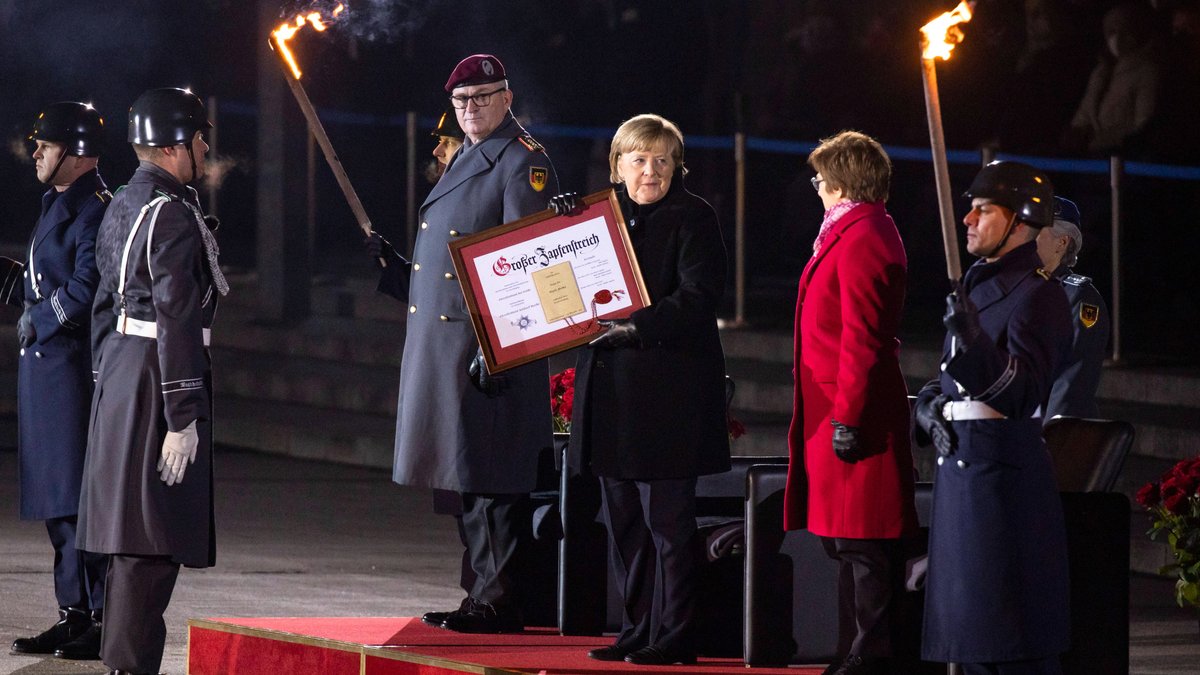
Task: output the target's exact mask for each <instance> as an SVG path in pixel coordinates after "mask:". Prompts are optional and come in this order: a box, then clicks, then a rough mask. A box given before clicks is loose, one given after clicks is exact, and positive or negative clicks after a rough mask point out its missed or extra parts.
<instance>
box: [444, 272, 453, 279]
mask: <svg viewBox="0 0 1200 675" xmlns="http://www.w3.org/2000/svg"><path fill="white" fill-rule="evenodd" d="M446 278H447V279H453V278H454V275H453V274H451V273H449V272H446Z"/></svg>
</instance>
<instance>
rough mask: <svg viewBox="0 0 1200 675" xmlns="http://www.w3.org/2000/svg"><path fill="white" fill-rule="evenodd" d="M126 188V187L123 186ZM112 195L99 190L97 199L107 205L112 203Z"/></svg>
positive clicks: (106, 191)
mask: <svg viewBox="0 0 1200 675" xmlns="http://www.w3.org/2000/svg"><path fill="white" fill-rule="evenodd" d="M121 187H124V186H121ZM112 197H113V196H112V193H111V192H109V191H108V190H99V191H97V192H96V199H99V200H100V203H101V204H107V203H109V202H111V201H112Z"/></svg>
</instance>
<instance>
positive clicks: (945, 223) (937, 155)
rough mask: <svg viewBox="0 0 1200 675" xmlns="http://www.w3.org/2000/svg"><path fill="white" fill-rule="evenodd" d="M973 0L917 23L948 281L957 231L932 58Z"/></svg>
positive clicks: (947, 47)
mask: <svg viewBox="0 0 1200 675" xmlns="http://www.w3.org/2000/svg"><path fill="white" fill-rule="evenodd" d="M974 7H975V3H974V2H967V0H963V1H962V2H960V3H958V7H955V8H954V9H953V10H951V11H949V12H945V13H943V14H942V15H941V16H939V17H937V18H936V19H934V20H933V21H930V22H929V23H927V24H925V25H924V26H922V27H921V80H922V81H923V82H924V84H925V116H926V118H928V120H929V144H930V146H931V149H932V150H933V177H934V180H936V181H937V197H938V207H939V209H940V211H941V220H942V247H943V248H944V249H945V252H946V275H947V276H948V277H949V278H950V281H951V283H954V282H957V281H958V280H959V279H960V278H962V262H961V261H960V260H959V258H958V235H957V233H956V231H955V229H954V226H955V222H954V202H953V198H952V197H951V196H950V172H949V169H948V167H947V164H946V137H945V134H944V133H943V132H942V106H941V103H940V102H939V101H938V88H937V69H936V68H935V67H934V61H933V60H934V59H935V58H941V59H942V60H943V61H945V60H948V59H949V58H950V52H951V51H953V50H954V46H955V45H957V44H958V43H960V42H962V40H963V32H962V29H960V28H959V27H958V24H960V23H966V22H967V21H970V20H971V13H972V11H973V10H974Z"/></svg>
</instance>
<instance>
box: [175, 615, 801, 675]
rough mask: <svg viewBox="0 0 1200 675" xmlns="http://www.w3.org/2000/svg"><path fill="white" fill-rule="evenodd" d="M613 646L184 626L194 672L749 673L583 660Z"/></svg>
mask: <svg viewBox="0 0 1200 675" xmlns="http://www.w3.org/2000/svg"><path fill="white" fill-rule="evenodd" d="M609 642H611V640H610V639H608V638H603V637H564V636H562V635H559V634H558V633H557V632H556V631H554V630H553V629H549V628H534V629H530V630H527V631H525V632H524V633H521V634H519V635H464V634H461V633H452V632H450V631H447V630H442V629H440V628H433V627H431V626H426V625H425V624H423V623H421V621H420V620H419V619H413V618H405V617H401V618H382V617H379V618H375V617H373V618H261V619H224V618H220V619H191V620H189V621H188V672H189V673H190V674H191V675H228V674H230V673H238V674H239V675H251V674H255V673H268V674H271V675H307V674H312V675H450V674H452V673H486V674H492V673H496V674H500V673H537V674H539V675H541V674H545V675H591V674H597V675H598V674H600V673H618V672H663V673H679V674H680V675H683V674H688V675H691V674H695V675H724V674H725V673H742V674H745V673H747V672H748V671H747V669H746V667H745V666H744V665H743V664H742V662H741V660H739V659H710V658H702V659H700V662H699V663H697V664H696V665H694V666H657V667H647V666H632V665H629V664H627V663H604V662H600V661H593V660H592V659H589V658H587V651H588V650H589V649H592V648H593V647H599V646H602V645H605V644H608V643H609ZM822 668H823V666H821V667H816V668H755V669H754V670H753V671H752V672H753V673H755V675H757V674H759V673H761V674H763V675H773V674H784V673H786V674H788V675H817V674H818V673H820V672H821V670H822Z"/></svg>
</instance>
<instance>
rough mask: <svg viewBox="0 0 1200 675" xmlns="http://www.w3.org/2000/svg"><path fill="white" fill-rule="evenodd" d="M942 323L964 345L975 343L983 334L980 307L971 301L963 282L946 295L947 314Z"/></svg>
mask: <svg viewBox="0 0 1200 675" xmlns="http://www.w3.org/2000/svg"><path fill="white" fill-rule="evenodd" d="M942 323H944V324H946V330H948V331H950V334H951V335H954V336H956V337H957V338H958V341H959V342H960V343H961V344H962V345H963V346H964V347H965V346H967V345H971V344H974V343H975V341H976V340H978V339H979V338H980V336H982V335H983V328H982V327H981V326H980V325H979V309H978V308H977V307H975V303H973V302H971V297H970V295H968V294H967V292H966V290H964V289H963V287H962V284H955V288H954V290H953V291H951V292H950V295H947V296H946V315H945V316H943V317H942Z"/></svg>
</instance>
